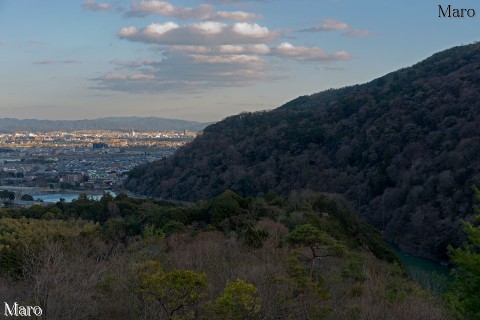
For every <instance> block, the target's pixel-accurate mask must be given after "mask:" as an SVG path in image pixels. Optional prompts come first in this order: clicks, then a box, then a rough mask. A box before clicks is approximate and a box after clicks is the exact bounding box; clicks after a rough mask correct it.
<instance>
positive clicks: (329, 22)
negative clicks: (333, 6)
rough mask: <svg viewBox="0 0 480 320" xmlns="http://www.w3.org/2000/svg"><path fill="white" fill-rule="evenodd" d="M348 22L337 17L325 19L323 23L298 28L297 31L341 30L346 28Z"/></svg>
mask: <svg viewBox="0 0 480 320" xmlns="http://www.w3.org/2000/svg"><path fill="white" fill-rule="evenodd" d="M348 28H349V27H348V24H346V23H345V22H342V21H340V20H337V19H325V20H323V24H321V25H318V26H314V27H311V28H308V29H302V30H299V32H323V31H342V30H347V29H348Z"/></svg>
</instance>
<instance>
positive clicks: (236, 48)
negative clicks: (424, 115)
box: [0, 0, 480, 121]
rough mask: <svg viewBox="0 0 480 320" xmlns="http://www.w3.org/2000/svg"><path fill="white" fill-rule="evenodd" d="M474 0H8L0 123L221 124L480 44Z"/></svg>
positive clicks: (479, 5)
mask: <svg viewBox="0 0 480 320" xmlns="http://www.w3.org/2000/svg"><path fill="white" fill-rule="evenodd" d="M439 4H440V5H443V6H447V5H448V4H451V5H452V7H455V8H457V7H458V8H473V9H475V10H476V12H477V14H479V15H480V1H468V0H451V1H440V0H436V1H435V0H422V1H418V0H402V1H398V0H395V1H394V0H381V1H380V0H375V1H374V0H363V1H359V0H298V1H286V0H264V1H260V0H258V1H243V0H205V1H200V0H182V1H177V0H171V1H156V0H144V1H142V0H135V1H130V0H128V1H124V0H99V1H96V0H95V1H94V0H87V1H84V0H79V1H75V0H69V1H65V0H64V1H58V0H46V1H35V0H0V70H1V72H0V86H1V88H2V89H1V90H0V117H16V118H38V119H87V118H97V117H105V116H134V115H135V116H159V117H166V118H180V119H189V120H198V121H217V120H220V119H222V118H224V117H226V116H228V115H232V114H237V113H240V112H242V111H255V110H264V109H272V108H275V107H277V106H279V105H281V104H283V103H285V102H287V101H289V100H291V99H293V98H296V97H297V96H300V95H304V94H311V93H315V92H318V91H322V90H325V89H328V88H338V87H342V86H346V85H352V84H357V83H363V82H367V81H369V80H372V79H374V78H376V77H379V76H381V75H383V74H386V73H389V72H391V71H394V70H396V69H398V68H402V67H406V66H410V65H412V64H414V63H416V62H418V61H420V60H422V59H424V58H426V57H428V56H430V55H431V54H433V53H435V52H438V51H441V50H444V49H447V48H449V47H452V46H456V45H461V44H468V43H472V42H474V41H477V40H479V37H478V36H479V20H478V19H479V18H478V17H476V18H473V19H470V18H463V19H454V18H452V19H446V18H438V5H439Z"/></svg>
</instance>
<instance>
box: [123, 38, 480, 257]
mask: <svg viewBox="0 0 480 320" xmlns="http://www.w3.org/2000/svg"><path fill="white" fill-rule="evenodd" d="M479 156H480V44H479V43H475V44H471V45H467V46H461V47H455V48H452V49H449V50H446V51H444V52H441V53H437V54H435V55H433V56H432V57H430V58H428V59H426V60H424V61H422V62H420V63H418V64H416V65H414V66H412V67H409V68H405V69H402V70H399V71H396V72H393V73H391V74H388V75H386V76H384V77H382V78H379V79H376V80H373V81H372V82H370V83H367V84H363V85H357V86H352V87H347V88H342V89H339V90H328V91H325V92H321V93H318V94H314V95H311V96H303V97H300V98H297V99H295V100H293V101H291V102H289V103H287V104H285V105H283V106H281V107H280V108H278V109H276V110H273V111H269V112H256V113H244V114H240V115H237V116H232V117H229V118H227V119H225V120H224V121H221V122H219V123H216V124H213V125H210V126H208V127H207V128H206V129H205V130H204V134H203V135H202V136H200V137H198V138H197V139H195V140H194V141H193V142H192V143H191V144H189V145H187V146H185V147H184V148H182V149H180V150H178V152H177V153H176V154H175V156H173V157H172V158H169V159H165V160H162V161H159V162H156V163H153V164H148V165H144V166H141V167H138V168H136V169H134V170H133V171H132V172H131V173H130V175H129V179H128V181H127V184H126V186H127V188H129V189H130V190H133V191H135V192H138V193H142V194H149V195H154V196H160V197H164V198H174V199H183V200H197V199H201V198H210V197H212V196H215V195H218V194H220V193H221V192H222V191H223V190H226V189H231V190H233V191H235V192H237V193H239V194H241V195H244V196H245V195H256V194H262V193H267V192H268V191H274V192H277V193H280V194H288V193H289V192H291V190H294V189H311V190H315V191H323V192H332V193H338V194H341V195H343V196H344V197H345V198H346V199H347V201H349V203H350V204H351V205H352V206H353V207H354V208H355V209H356V210H357V211H358V212H359V213H360V214H361V216H362V217H363V218H365V219H366V220H367V221H368V222H370V223H372V224H373V225H375V226H376V227H378V228H379V229H381V230H382V231H383V233H384V236H385V238H386V239H387V240H389V241H392V242H393V243H395V244H397V245H399V246H400V247H401V248H402V249H403V250H405V251H407V252H410V253H413V254H415V255H418V256H423V257H427V258H431V259H438V260H442V259H445V248H446V245H447V244H448V243H450V242H453V243H458V242H459V241H460V240H461V238H460V237H461V236H460V235H461V234H462V233H461V231H460V227H459V220H460V219H466V218H469V217H470V216H471V214H472V210H471V197H472V191H471V188H470V186H471V185H472V184H474V183H475V184H480V175H479V169H480V157H479Z"/></svg>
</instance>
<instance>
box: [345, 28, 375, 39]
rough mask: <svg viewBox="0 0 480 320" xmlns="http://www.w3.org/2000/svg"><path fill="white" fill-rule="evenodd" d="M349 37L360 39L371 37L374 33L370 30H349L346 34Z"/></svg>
mask: <svg viewBox="0 0 480 320" xmlns="http://www.w3.org/2000/svg"><path fill="white" fill-rule="evenodd" d="M345 34H346V35H347V36H348V37H352V38H359V37H368V36H371V35H372V34H373V33H372V32H370V31H368V30H363V29H349V30H347V32H346V33H345Z"/></svg>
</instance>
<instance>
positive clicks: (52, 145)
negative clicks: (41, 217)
mask: <svg viewBox="0 0 480 320" xmlns="http://www.w3.org/2000/svg"><path fill="white" fill-rule="evenodd" d="M196 135H197V133H195V132H190V131H187V130H184V131H183V132H182V133H178V132H163V131H158V132H136V131H134V130H131V131H130V132H121V131H108V130H77V131H55V132H48V133H36V132H19V133H13V134H0V190H11V191H13V192H15V193H17V194H18V195H22V194H25V193H28V192H31V191H32V190H37V191H38V190H40V189H42V190H43V191H42V192H47V191H48V190H51V191H52V192H58V190H63V189H74V190H104V189H112V188H116V187H117V186H121V185H122V182H123V179H124V178H125V174H126V173H127V172H128V171H130V170H131V169H132V168H134V167H135V166H138V165H140V164H143V163H147V162H152V161H155V160H160V159H162V158H165V157H168V156H170V155H172V154H173V152H174V151H175V150H176V149H177V148H178V147H180V146H182V145H184V144H186V143H188V142H189V141H191V140H192V139H193V138H194V137H195V136H196Z"/></svg>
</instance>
